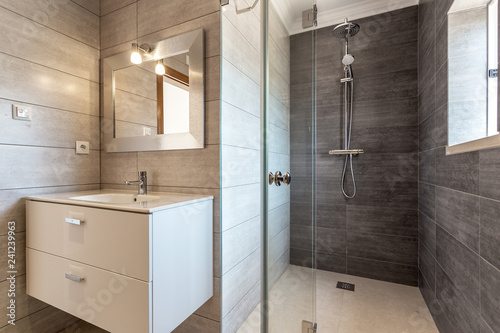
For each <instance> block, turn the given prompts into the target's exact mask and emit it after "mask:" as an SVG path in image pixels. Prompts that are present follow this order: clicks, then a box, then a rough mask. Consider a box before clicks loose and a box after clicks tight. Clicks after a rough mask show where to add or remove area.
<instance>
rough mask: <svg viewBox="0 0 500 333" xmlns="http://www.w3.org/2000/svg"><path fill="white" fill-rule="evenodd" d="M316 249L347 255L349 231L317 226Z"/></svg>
mask: <svg viewBox="0 0 500 333" xmlns="http://www.w3.org/2000/svg"><path fill="white" fill-rule="evenodd" d="M315 230H316V231H315V249H316V250H317V251H319V252H324V253H329V254H337V255H345V254H346V250H347V231H346V230H339V229H331V228H321V227H316V229H315Z"/></svg>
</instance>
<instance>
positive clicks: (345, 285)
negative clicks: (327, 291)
mask: <svg viewBox="0 0 500 333" xmlns="http://www.w3.org/2000/svg"><path fill="white" fill-rule="evenodd" d="M337 288H339V289H344V290H349V291H354V284H352V283H348V282H340V281H339V282H337Z"/></svg>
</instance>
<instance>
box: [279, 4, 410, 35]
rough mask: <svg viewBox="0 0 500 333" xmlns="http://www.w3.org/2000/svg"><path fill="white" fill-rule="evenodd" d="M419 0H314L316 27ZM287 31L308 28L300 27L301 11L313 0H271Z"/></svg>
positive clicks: (393, 8) (292, 32)
mask: <svg viewBox="0 0 500 333" xmlns="http://www.w3.org/2000/svg"><path fill="white" fill-rule="evenodd" d="M418 1H419V0H316V3H317V6H318V28H321V27H327V26H331V25H334V24H338V23H341V22H343V20H344V18H346V17H347V18H349V20H355V19H359V18H362V17H367V16H371V15H377V14H381V13H385V12H388V11H392V10H396V9H400V8H404V7H409V6H414V5H417V4H418ZM271 3H273V4H274V7H275V8H276V11H277V12H278V15H279V16H280V17H281V19H282V21H283V23H284V24H285V26H286V27H287V29H288V32H289V33H290V34H291V35H293V34H297V33H301V32H304V31H306V30H310V29H303V28H302V12H303V11H304V10H308V9H311V8H312V6H313V3H314V1H313V0H274V2H273V1H271Z"/></svg>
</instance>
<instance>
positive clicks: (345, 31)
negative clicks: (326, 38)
mask: <svg viewBox="0 0 500 333" xmlns="http://www.w3.org/2000/svg"><path fill="white" fill-rule="evenodd" d="M359 29H360V27H359V25H358V24H356V23H352V22H348V21H347V18H346V19H345V20H344V23H342V24H339V25H338V26H336V27H335V28H333V35H334V36H335V37H338V38H349V37H353V36H355V35H356V34H357V33H358V32H359Z"/></svg>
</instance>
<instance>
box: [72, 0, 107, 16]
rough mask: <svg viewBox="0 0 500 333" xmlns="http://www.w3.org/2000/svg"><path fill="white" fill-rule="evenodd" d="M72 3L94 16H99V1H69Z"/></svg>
mask: <svg viewBox="0 0 500 333" xmlns="http://www.w3.org/2000/svg"><path fill="white" fill-rule="evenodd" d="M71 1H73V2H74V3H76V4H78V5H80V6H82V7H83V8H85V9H87V10H89V11H91V12H92V13H94V14H96V15H98V16H99V15H100V8H99V7H100V6H99V5H100V0H71Z"/></svg>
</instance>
